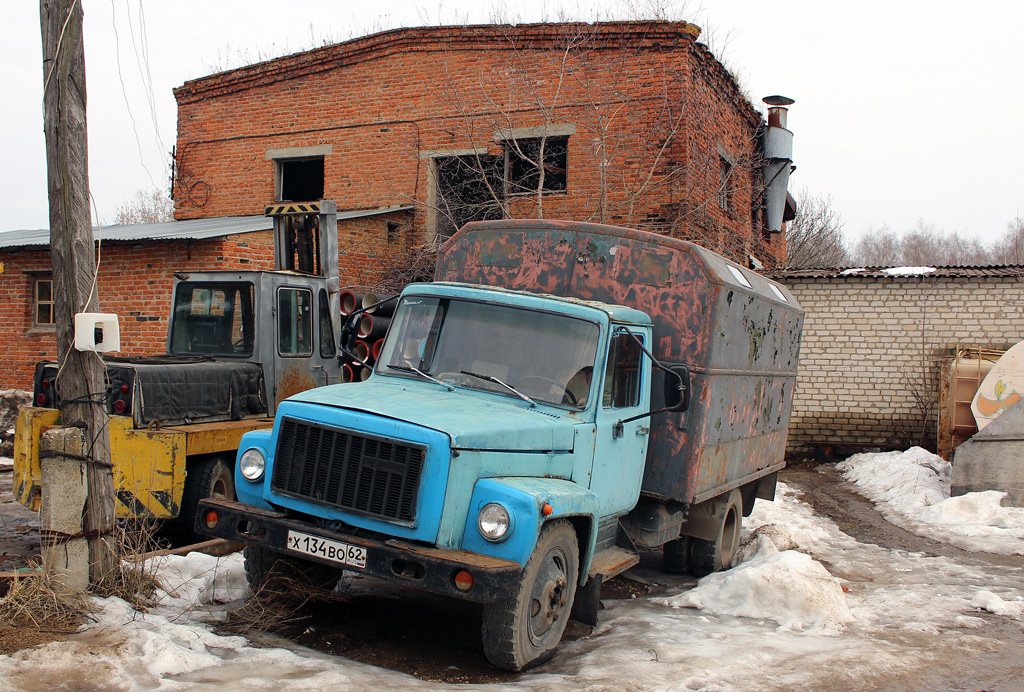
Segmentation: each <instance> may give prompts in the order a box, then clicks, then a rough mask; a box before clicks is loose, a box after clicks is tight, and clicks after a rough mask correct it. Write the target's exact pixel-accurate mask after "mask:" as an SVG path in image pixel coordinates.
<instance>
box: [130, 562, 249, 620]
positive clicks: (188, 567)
mask: <svg viewBox="0 0 1024 692" xmlns="http://www.w3.org/2000/svg"><path fill="white" fill-rule="evenodd" d="M150 565H151V568H152V569H153V570H154V571H155V576H156V578H157V580H158V581H159V582H160V586H161V588H160V589H159V590H158V591H157V598H156V600H157V607H156V609H157V611H158V612H159V611H161V610H173V611H180V612H188V613H192V612H198V611H194V610H193V611H190V610H188V609H189V608H190V607H191V608H195V607H202V606H206V605H210V604H217V603H228V602H230V601H236V600H239V599H242V598H245V597H246V596H248V595H249V585H248V583H247V582H246V580H245V565H244V562H243V559H242V554H241V553H234V554H232V555H228V556H227V557H223V558H216V557H212V556H210V555H206V554H204V553H197V552H193V553H189V554H188V555H168V556H165V557H160V558H155V559H154V560H151V561H150Z"/></svg>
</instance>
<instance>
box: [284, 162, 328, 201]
mask: <svg viewBox="0 0 1024 692" xmlns="http://www.w3.org/2000/svg"><path fill="white" fill-rule="evenodd" d="M277 191H278V192H277V200H278V201H279V202H315V201H317V200H320V199H323V196H324V157H323V156H314V157H311V158H304V159H279V160H278V161H277Z"/></svg>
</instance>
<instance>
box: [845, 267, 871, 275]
mask: <svg viewBox="0 0 1024 692" xmlns="http://www.w3.org/2000/svg"><path fill="white" fill-rule="evenodd" d="M866 271H867V268H866V267H854V268H853V269H844V270H843V271H841V272H839V276H854V275H856V274H862V273H864V272H866Z"/></svg>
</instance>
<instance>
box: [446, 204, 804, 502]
mask: <svg viewBox="0 0 1024 692" xmlns="http://www.w3.org/2000/svg"><path fill="white" fill-rule="evenodd" d="M437 278H438V279H439V280H444V281H464V282H469V283H478V284H485V285H492V286H500V287H502V288H510V289H519V290H526V291H533V292H536V293H549V294H553V295H559V296H572V297H576V298H581V299H584V300H597V301H602V302H605V303H612V304H618V305H626V306H629V307H632V308H636V309H638V310H642V311H644V312H645V313H647V314H648V315H649V316H650V317H651V320H652V322H653V324H654V338H653V344H654V352H655V355H656V356H657V357H658V359H659V360H661V361H662V362H663V363H665V364H676V363H682V364H685V365H687V366H688V367H689V368H690V370H691V372H692V373H693V382H692V386H693V392H692V403H691V406H690V410H689V411H687V412H686V413H683V414H669V415H660V416H655V417H654V419H653V420H652V421H651V441H650V446H649V449H648V456H647V464H646V467H645V472H644V481H643V491H644V492H646V493H648V494H653V495H658V496H661V497H665V498H670V499H674V500H680V501H684V502H690V501H692V500H693V499H694V497H695V496H698V495H700V496H706V495H707V494H708V493H709V492H713V491H714V490H715V489H716V488H719V487H723V486H726V485H728V484H729V483H730V482H732V481H734V480H736V479H738V478H743V477H747V476H750V475H751V474H755V475H756V474H757V473H758V472H759V471H764V470H767V469H769V468H771V467H773V466H774V465H777V464H778V463H779V462H781V461H782V459H783V456H784V453H785V447H786V435H787V430H788V426H789V417H790V413H791V411H792V405H793V390H794V387H795V384H796V370H797V362H798V359H799V352H800V335H801V330H802V327H803V314H804V313H803V310H802V309H801V308H800V307H799V305H798V304H797V303H796V300H795V299H794V298H793V297H792V294H790V293H789V291H788V290H787V289H785V288H784V287H782V286H780V285H779V284H776V283H774V282H772V281H770V280H768V279H766V278H765V277H763V276H761V275H758V274H756V273H754V272H751V271H749V270H746V269H745V268H742V267H740V266H739V265H736V264H734V263H731V262H729V261H728V260H726V259H725V258H723V257H721V256H719V255H717V254H715V253H713V252H711V251H709V250H706V249H704V248H701V247H699V246H697V245H694V244H692V243H688V242H685V241H681V240H676V239H674V238H669V237H666V236H661V235H657V234H653V233H648V232H645V231H638V230H633V229H627V228H618V227H613V226H603V225H598V224H587V223H576V222H569V221H532V220H504V221H484V222H477V223H471V224H467V225H466V226H465V227H464V228H463V229H462V230H460V231H459V232H458V233H456V234H455V235H454V236H453V237H452V238H451V239H450V240H449V241H448V242H447V243H445V245H444V246H443V247H442V248H441V252H440V253H439V256H438V268H437ZM655 389H657V387H655ZM653 396H654V397H655V400H657V397H658V393H657V392H656V391H655V392H653Z"/></svg>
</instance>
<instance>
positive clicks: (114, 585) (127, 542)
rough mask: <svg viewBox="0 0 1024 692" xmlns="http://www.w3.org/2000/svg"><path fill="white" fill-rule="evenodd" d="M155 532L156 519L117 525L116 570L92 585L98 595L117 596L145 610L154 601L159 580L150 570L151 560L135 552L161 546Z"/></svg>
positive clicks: (125, 522) (141, 552) (141, 553)
mask: <svg viewBox="0 0 1024 692" xmlns="http://www.w3.org/2000/svg"><path fill="white" fill-rule="evenodd" d="M156 534H157V525H156V523H155V522H154V521H147V520H144V519H136V520H134V521H124V522H120V523H119V524H118V525H117V548H116V550H117V555H118V558H119V559H117V560H115V561H114V570H113V571H112V572H111V573H110V574H108V575H106V576H104V577H103V579H101V580H100V582H99V583H98V584H96V585H95V586H94V587H93V591H94V592H95V593H96V595H98V596H116V597H117V598H120V599H121V600H123V601H126V602H127V603H129V604H131V606H132V607H133V608H135V609H136V610H139V611H142V612H145V611H146V610H147V609H148V608H149V607H150V606H151V605H152V604H153V597H154V595H155V594H156V590H157V588H159V587H160V582H159V581H158V580H157V578H156V575H155V574H154V573H153V572H152V571H151V570H150V566H149V565H150V562H149V561H146V560H138V559H136V556H138V555H143V554H145V553H147V552H149V551H151V550H154V549H156V548H158V547H159V544H158V542H157V538H156Z"/></svg>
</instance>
